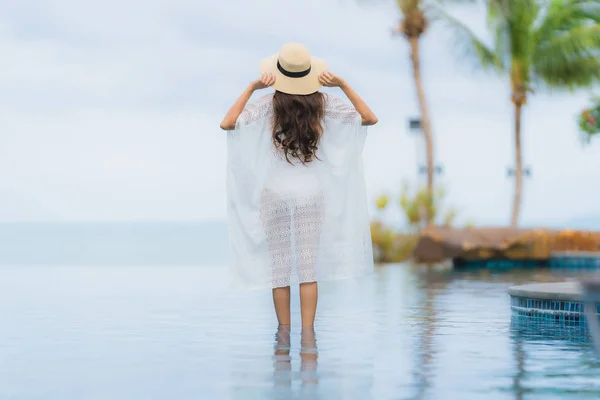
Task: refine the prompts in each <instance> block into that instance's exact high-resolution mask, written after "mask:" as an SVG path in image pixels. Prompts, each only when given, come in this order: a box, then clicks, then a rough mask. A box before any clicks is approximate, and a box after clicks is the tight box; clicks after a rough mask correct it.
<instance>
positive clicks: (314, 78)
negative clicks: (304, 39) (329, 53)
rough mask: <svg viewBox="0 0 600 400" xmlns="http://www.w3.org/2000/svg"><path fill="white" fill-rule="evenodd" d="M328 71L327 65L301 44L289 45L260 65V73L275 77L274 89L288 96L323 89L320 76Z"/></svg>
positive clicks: (285, 45)
mask: <svg viewBox="0 0 600 400" xmlns="http://www.w3.org/2000/svg"><path fill="white" fill-rule="evenodd" d="M326 70H327V64H326V63H325V62H324V61H323V60H320V59H318V58H316V57H311V55H310V53H309V52H308V49H307V48H306V47H304V46H303V45H301V44H299V43H287V44H284V45H283V46H282V47H281V50H279V53H278V54H275V55H272V56H271V57H268V58H265V59H264V60H262V61H261V63H260V73H261V74H265V73H270V74H273V75H275V83H274V84H273V86H272V88H273V89H275V90H278V91H280V92H283V93H287V94H300V95H307V94H312V93H314V92H316V91H318V90H319V89H320V88H321V86H322V85H321V83H320V82H319V75H320V74H321V73H322V72H324V71H326Z"/></svg>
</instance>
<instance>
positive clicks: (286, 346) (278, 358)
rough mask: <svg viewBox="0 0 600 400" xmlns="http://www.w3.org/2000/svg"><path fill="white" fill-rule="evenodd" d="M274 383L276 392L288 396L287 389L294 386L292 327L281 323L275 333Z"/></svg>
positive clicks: (284, 396) (283, 396)
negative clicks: (291, 349)
mask: <svg viewBox="0 0 600 400" xmlns="http://www.w3.org/2000/svg"><path fill="white" fill-rule="evenodd" d="M273 384H274V386H275V393H276V394H281V395H282V397H277V398H282V399H283V398H286V396H287V394H288V393H289V392H288V391H287V390H286V389H291V386H292V357H290V327H289V326H288V325H281V326H279V328H277V332H276V333H275V354H274V355H273Z"/></svg>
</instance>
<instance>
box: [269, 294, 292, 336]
mask: <svg viewBox="0 0 600 400" xmlns="http://www.w3.org/2000/svg"><path fill="white" fill-rule="evenodd" d="M273 304H274V305H275V314H277V322H279V326H289V325H290V322H291V317H290V287H289V286H286V287H281V288H275V289H273Z"/></svg>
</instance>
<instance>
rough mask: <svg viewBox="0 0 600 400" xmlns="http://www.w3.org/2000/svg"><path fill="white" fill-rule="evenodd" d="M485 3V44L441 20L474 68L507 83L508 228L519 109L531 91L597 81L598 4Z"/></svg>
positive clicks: (518, 168) (518, 164)
mask: <svg viewBox="0 0 600 400" xmlns="http://www.w3.org/2000/svg"><path fill="white" fill-rule="evenodd" d="M486 4H487V8H488V27H489V30H490V33H491V44H490V45H488V44H487V43H485V42H484V41H483V40H481V39H479V38H477V37H476V36H475V35H474V34H473V32H472V31H471V30H470V29H469V28H468V27H466V26H465V25H464V24H462V23H461V22H460V21H458V20H457V19H455V18H453V17H451V16H449V15H447V14H445V15H443V18H444V19H445V20H446V21H447V22H448V23H449V25H450V26H451V27H453V28H454V29H455V31H456V33H457V34H458V35H459V42H460V43H461V45H465V49H466V50H468V55H471V56H474V58H475V59H476V60H477V62H478V64H479V65H480V66H482V67H484V68H489V69H492V70H494V71H497V72H499V73H501V74H502V75H503V76H506V77H508V78H509V79H510V85H511V91H512V93H511V101H512V103H513V106H514V133H515V136H514V140H515V142H514V144H515V192H514V198H513V208H512V216H511V225H512V226H517V225H518V221H519V213H520V209H521V198H522V193H523V157H522V149H521V115H522V108H523V106H524V105H525V104H526V103H527V100H528V95H529V94H530V93H533V91H534V89H538V88H548V89H568V90H574V89H577V88H582V87H589V86H590V85H592V84H594V83H596V82H598V81H600V0H545V1H544V0H496V1H488V2H487V3H486ZM438 11H440V10H438ZM440 12H441V11H440ZM440 15H442V14H440Z"/></svg>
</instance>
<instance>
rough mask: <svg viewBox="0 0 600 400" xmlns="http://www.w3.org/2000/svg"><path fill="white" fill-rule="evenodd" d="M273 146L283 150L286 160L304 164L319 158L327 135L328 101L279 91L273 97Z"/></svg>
mask: <svg viewBox="0 0 600 400" xmlns="http://www.w3.org/2000/svg"><path fill="white" fill-rule="evenodd" d="M273 111H274V116H273V128H272V129H273V143H274V144H275V145H276V146H278V147H279V148H281V149H282V150H283V152H284V154H285V159H286V160H287V161H288V162H289V163H292V162H291V161H290V157H291V158H297V159H298V160H300V162H302V163H303V164H306V163H308V162H311V161H312V160H313V158H317V157H316V155H315V153H316V151H317V149H318V145H319V139H321V134H322V133H323V125H322V123H323V115H324V114H325V99H324V98H323V94H322V93H319V92H316V93H313V94H309V95H305V96H301V95H294V94H286V93H282V92H279V91H276V92H275V94H274V95H273Z"/></svg>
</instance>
